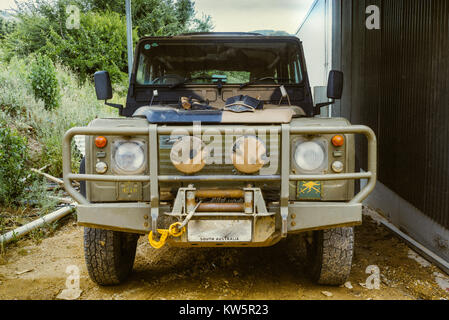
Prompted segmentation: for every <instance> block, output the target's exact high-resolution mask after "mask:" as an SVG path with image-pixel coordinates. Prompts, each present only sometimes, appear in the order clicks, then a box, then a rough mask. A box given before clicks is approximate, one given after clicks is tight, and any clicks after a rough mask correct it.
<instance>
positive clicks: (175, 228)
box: [148, 222, 186, 249]
mask: <svg viewBox="0 0 449 320" xmlns="http://www.w3.org/2000/svg"><path fill="white" fill-rule="evenodd" d="M179 226H181V223H180V222H175V223H172V224H171V225H170V227H168V229H157V232H159V233H160V234H161V238H160V239H159V241H156V240H154V239H153V231H150V234H149V235H148V241H149V242H150V245H151V246H152V247H153V248H155V249H160V248H162V247H163V246H164V245H165V242H166V241H167V238H168V236H169V235H170V236H172V237H180V236H181V235H182V234H183V233H184V232H186V228H185V227H183V228H181V229H180V228H179Z"/></svg>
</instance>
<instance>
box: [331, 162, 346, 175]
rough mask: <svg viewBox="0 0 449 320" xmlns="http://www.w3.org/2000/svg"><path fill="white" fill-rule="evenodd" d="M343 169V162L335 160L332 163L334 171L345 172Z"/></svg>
mask: <svg viewBox="0 0 449 320" xmlns="http://www.w3.org/2000/svg"><path fill="white" fill-rule="evenodd" d="M343 169H344V165H343V163H342V162H340V161H334V162H333V163H332V170H334V172H336V173H341V172H343Z"/></svg>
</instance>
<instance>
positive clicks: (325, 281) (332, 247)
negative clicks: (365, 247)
mask: <svg viewBox="0 0 449 320" xmlns="http://www.w3.org/2000/svg"><path fill="white" fill-rule="evenodd" d="M353 253H354V228H353V227H349V228H338V229H328V230H321V231H314V232H313V236H312V243H307V255H308V260H309V271H310V273H311V276H312V278H313V280H314V281H316V282H317V283H318V284H322V285H332V286H339V285H342V284H344V283H345V282H346V281H347V280H348V278H349V274H350V273H351V266H352V256H353Z"/></svg>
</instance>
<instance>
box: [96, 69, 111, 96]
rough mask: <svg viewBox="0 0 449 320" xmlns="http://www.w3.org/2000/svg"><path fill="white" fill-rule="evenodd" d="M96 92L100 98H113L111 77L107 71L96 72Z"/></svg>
mask: <svg viewBox="0 0 449 320" xmlns="http://www.w3.org/2000/svg"><path fill="white" fill-rule="evenodd" d="M94 82H95V93H96V94H97V99H98V100H109V99H111V98H112V86H111V78H109V73H108V72H107V71H97V72H95V73H94Z"/></svg>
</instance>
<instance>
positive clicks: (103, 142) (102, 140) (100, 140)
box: [95, 136, 108, 148]
mask: <svg viewBox="0 0 449 320" xmlns="http://www.w3.org/2000/svg"><path fill="white" fill-rule="evenodd" d="M107 144H108V140H107V139H106V138H105V137H103V136H98V137H96V138H95V145H96V146H97V147H98V148H104V147H106V145H107Z"/></svg>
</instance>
